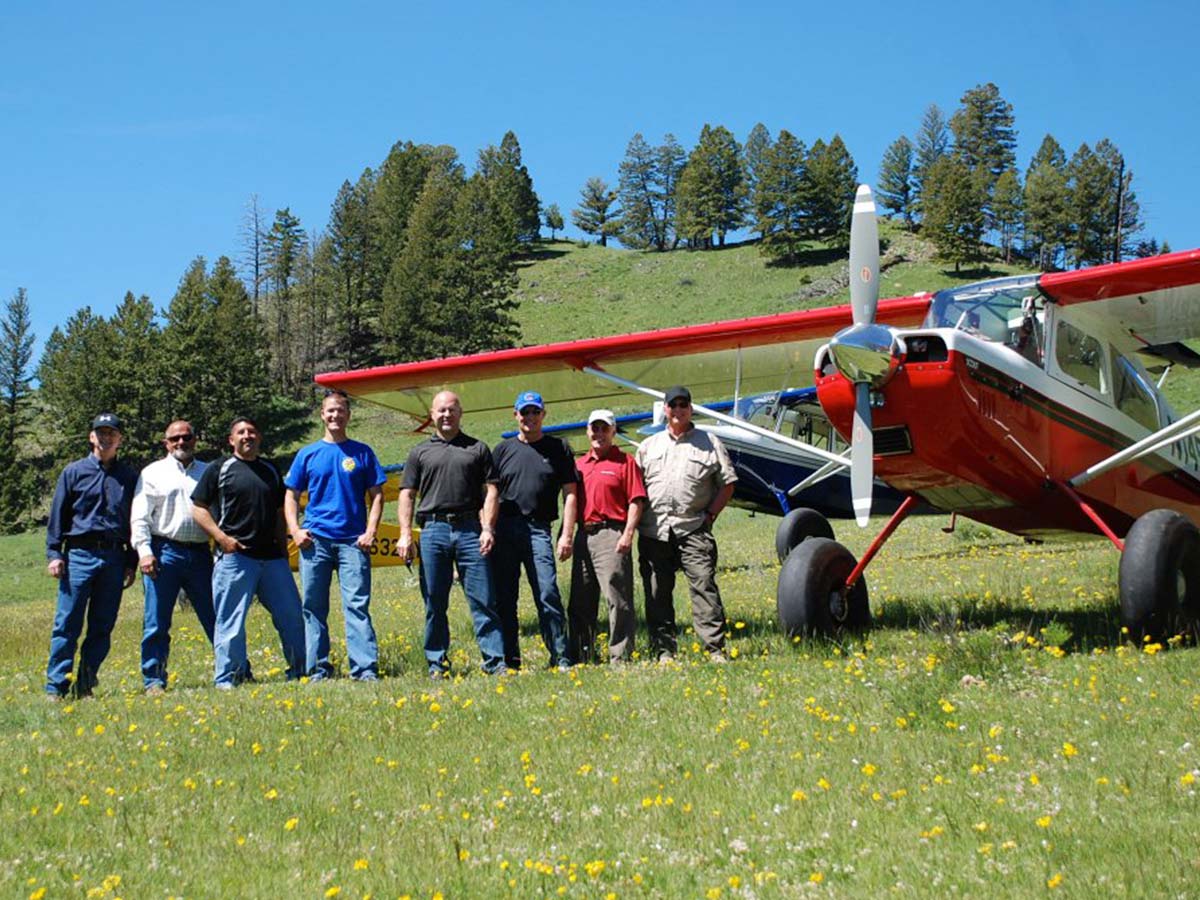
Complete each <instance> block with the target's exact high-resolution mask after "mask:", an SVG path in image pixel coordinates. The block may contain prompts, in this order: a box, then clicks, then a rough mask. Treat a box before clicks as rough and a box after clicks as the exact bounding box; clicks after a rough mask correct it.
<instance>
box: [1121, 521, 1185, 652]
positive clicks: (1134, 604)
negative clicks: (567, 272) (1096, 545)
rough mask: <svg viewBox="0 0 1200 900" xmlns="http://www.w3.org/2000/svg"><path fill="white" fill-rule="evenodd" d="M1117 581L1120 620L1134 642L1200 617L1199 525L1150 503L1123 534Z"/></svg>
mask: <svg viewBox="0 0 1200 900" xmlns="http://www.w3.org/2000/svg"><path fill="white" fill-rule="evenodd" d="M1117 583H1118V585H1119V588H1120V595H1121V624H1122V625H1123V626H1124V627H1125V628H1126V629H1128V633H1129V637H1130V638H1131V639H1132V640H1134V641H1137V642H1139V643H1141V642H1143V641H1146V640H1151V641H1162V640H1166V639H1167V638H1170V637H1173V636H1174V635H1176V634H1179V633H1180V632H1181V631H1184V630H1185V629H1187V628H1189V627H1190V628H1191V629H1192V630H1193V631H1195V628H1196V623H1197V619H1198V618H1200V531H1198V530H1197V528H1196V526H1195V525H1193V524H1192V523H1191V521H1190V520H1188V518H1187V517H1186V516H1183V515H1181V514H1180V513H1177V512H1175V511H1174V510H1171V509H1155V510H1151V511H1150V512H1148V513H1146V514H1145V515H1143V516H1141V517H1140V518H1138V520H1137V521H1136V522H1134V523H1133V527H1132V528H1130V529H1129V533H1128V534H1127V535H1126V536H1125V552H1124V553H1122V554H1121V565H1120V568H1119V570H1118V576H1117Z"/></svg>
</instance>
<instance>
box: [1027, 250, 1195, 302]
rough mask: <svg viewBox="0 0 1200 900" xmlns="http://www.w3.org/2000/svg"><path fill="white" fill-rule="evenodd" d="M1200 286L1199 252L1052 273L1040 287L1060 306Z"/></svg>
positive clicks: (1045, 277) (1043, 280)
mask: <svg viewBox="0 0 1200 900" xmlns="http://www.w3.org/2000/svg"><path fill="white" fill-rule="evenodd" d="M1198 283H1200V250H1185V251H1183V252H1181V253H1167V254H1164V255H1162V256H1150V257H1147V258H1146V259H1133V260H1130V261H1129V262H1123V263H1110V264H1109V265H1106V266H1094V267H1092V268H1090V269H1078V270H1076V271H1073V272H1052V273H1050V274H1048V275H1043V276H1042V277H1041V278H1040V279H1038V286H1039V287H1040V288H1041V289H1042V290H1043V291H1045V292H1046V294H1047V295H1049V296H1050V297H1052V298H1054V300H1056V301H1057V302H1059V303H1062V304H1071V303H1087V302H1088V301H1090V300H1105V299H1108V298H1110V297H1127V296H1130V295H1132V294H1147V293H1151V292H1153V291H1161V290H1165V289H1166V288H1174V287H1183V286H1184V285H1189V284H1198Z"/></svg>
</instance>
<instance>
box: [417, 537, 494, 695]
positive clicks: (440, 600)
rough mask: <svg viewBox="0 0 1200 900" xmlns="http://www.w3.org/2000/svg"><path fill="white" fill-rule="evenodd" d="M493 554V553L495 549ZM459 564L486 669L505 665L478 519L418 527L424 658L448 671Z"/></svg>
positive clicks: (434, 667)
mask: <svg viewBox="0 0 1200 900" xmlns="http://www.w3.org/2000/svg"><path fill="white" fill-rule="evenodd" d="M493 555H494V554H493ZM455 564H457V566H458V574H459V577H460V578H462V585H463V590H464V591H465V592H466V595H467V606H468V607H469V608H470V610H471V621H472V623H473V624H474V626H475V640H476V642H477V643H478V644H479V653H480V655H481V656H482V657H483V670H484V671H485V672H499V671H503V669H504V668H505V666H504V639H503V637H502V636H501V633H500V614H499V612H497V610H496V594H495V589H494V587H493V584H492V570H491V567H490V566H489V565H488V560H487V559H486V558H485V557H483V556H482V555H481V554H480V552H479V522H478V521H474V522H463V523H458V524H454V525H451V524H450V523H449V522H427V523H426V524H425V525H424V526H422V528H421V565H420V570H421V596H422V597H423V598H424V599H425V661H426V662H427V663H428V664H429V671H430V672H433V673H439V672H446V671H448V670H449V668H450V661H449V660H448V659H447V658H446V654H447V653H448V652H449V650H450V622H449V620H448V619H447V618H446V610H447V608H448V607H449V605H450V585H451V583H452V582H453V579H454V565H455Z"/></svg>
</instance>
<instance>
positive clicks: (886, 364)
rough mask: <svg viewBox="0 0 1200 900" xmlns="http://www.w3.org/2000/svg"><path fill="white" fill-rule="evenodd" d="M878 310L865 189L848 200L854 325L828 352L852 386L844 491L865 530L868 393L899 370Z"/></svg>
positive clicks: (869, 472)
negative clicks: (847, 474)
mask: <svg viewBox="0 0 1200 900" xmlns="http://www.w3.org/2000/svg"><path fill="white" fill-rule="evenodd" d="M878 305H879V226H878V224H877V222H876V220H875V198H874V197H873V196H872V195H871V189H870V188H869V187H867V186H866V185H865V184H861V185H859V187H858V193H857V194H856V195H855V198H854V215H853V216H852V218H851V219H850V307H851V310H852V312H853V316H854V324H853V325H851V326H850V327H849V328H844V329H842V330H841V331H839V332H838V333H837V334H836V335H835V336H834V337H833V340H832V341H830V344H829V350H830V353H831V354H832V355H833V362H834V365H836V366H837V368H838V371H839V372H841V373H842V375H843V376H844V377H845V378H846V379H847V380H848V381H850V382H852V383H853V384H854V427H853V430H852V432H851V436H850V448H851V453H850V491H851V496H852V497H853V500H854V518H855V520H856V521H857V522H858V524H859V525H860V526H863V525H866V524H867V520H868V518H869V517H870V515H871V493H872V486H873V483H874V480H875V479H874V465H875V459H874V458H875V439H874V435H873V434H872V432H871V388H879V387H882V386H883V385H884V384H886V383H887V381H888V379H889V378H891V377H892V374H893V373H894V372H895V371H896V368H897V366H899V364H900V354H899V347H898V342H897V339H896V336H895V335H894V334H892V331H891V329H890V328H887V327H886V326H883V325H877V324H875V309H876V307H877V306H878Z"/></svg>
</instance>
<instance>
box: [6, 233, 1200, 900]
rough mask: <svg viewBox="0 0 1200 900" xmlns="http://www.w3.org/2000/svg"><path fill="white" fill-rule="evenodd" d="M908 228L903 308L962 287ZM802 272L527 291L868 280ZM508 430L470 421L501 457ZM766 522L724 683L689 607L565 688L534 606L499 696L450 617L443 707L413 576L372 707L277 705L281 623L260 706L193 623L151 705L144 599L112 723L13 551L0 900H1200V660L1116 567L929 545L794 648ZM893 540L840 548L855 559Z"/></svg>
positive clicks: (574, 307)
mask: <svg viewBox="0 0 1200 900" xmlns="http://www.w3.org/2000/svg"><path fill="white" fill-rule="evenodd" d="M889 234H890V236H891V240H892V242H893V250H894V251H895V252H897V253H902V255H904V256H905V258H906V259H907V260H908V261H906V262H900V263H897V264H895V265H893V266H891V267H890V268H889V269H888V270H887V271H886V273H885V276H884V281H883V293H884V294H885V295H902V294H907V293H912V292H915V291H918V290H922V289H932V288H936V287H940V286H942V285H944V284H948V283H951V282H952V281H953V280H955V276H954V274H953V273H950V272H945V271H943V270H942V269H941V268H940V267H939V266H937V265H936V264H933V263H930V262H928V261H927V260H926V259H925V258H924V256H923V254H922V253H921V252H920V248H912V247H908V246H907V245H906V244H905V243H904V240H905V239H904V237H903V235H898V234H896V233H894V232H891V233H889ZM812 261H813V262H814V263H815V265H813V266H810V267H805V268H803V269H788V268H783V269H777V268H772V267H768V266H766V265H764V264H763V262H762V260H761V259H760V258H759V257H758V255H757V250H756V249H755V248H753V247H735V248H729V249H727V250H723V251H719V252H713V253H678V254H669V255H654V254H638V253H628V252H621V251H614V250H604V249H602V248H598V247H588V248H580V247H576V246H575V245H571V244H567V243H557V244H553V245H549V246H547V247H546V248H544V250H543V252H542V253H541V258H540V259H539V260H538V261H537V262H536V263H534V264H533V265H531V266H529V267H527V268H525V269H524V270H523V271H522V281H521V294H520V296H521V300H522V305H521V308H520V310H519V312H518V318H519V321H520V323H521V334H522V340H523V342H525V343H537V342H541V341H547V340H556V339H563V338H569V337H579V336H584V335H595V334H608V333H614V332H618V331H626V330H631V329H636V328H648V327H655V326H660V325H664V324H675V323H676V322H698V321H710V320H715V319H722V318H729V317H733V316H738V315H750V314H755V313H768V312H778V311H781V310H784V309H791V308H795V307H797V306H804V305H819V304H821V303H824V302H829V299H831V297H830V294H832V295H834V296H833V297H832V299H839V297H838V296H837V295H838V294H839V290H838V289H837V288H836V282H837V276H838V272H839V271H840V265H844V264H839V263H838V262H837V261H836V260H832V259H826V260H822V259H821V258H820V257H819V256H816V257H814V259H813V260H812ZM1008 271H1009V270H1007V269H1002V268H1000V267H993V268H991V269H989V270H988V271H987V272H973V273H963V274H962V276H960V278H959V280H966V279H968V278H972V279H973V278H978V277H986V276H987V275H997V274H1006V273H1008ZM829 286H832V287H831V290H830V291H828V292H826V294H824V295H822V294H821V291H822V290H824V289H825V287H829ZM822 297H824V299H822ZM841 299H844V298H841ZM1184 383H1185V384H1186V382H1184ZM508 424H509V422H508V421H504V420H501V419H497V420H496V421H468V422H467V423H466V428H467V430H468V431H469V432H471V433H474V434H476V435H478V436H480V437H485V438H487V439H489V440H492V439H495V438H496V437H497V435H498V432H499V431H500V430H501V429H502V428H504V427H507V426H508ZM409 427H411V425H410V423H408V422H406V421H405V420H404V419H403V418H401V417H399V416H397V415H395V414H393V413H391V412H388V411H385V410H378V409H372V408H370V407H365V406H360V407H356V411H355V420H354V423H353V425H352V432H353V433H354V435H355V436H356V437H359V438H361V439H365V440H369V441H370V442H371V443H372V444H374V446H375V447H376V448H377V450H378V451H379V454H380V457H381V458H382V459H383V460H384V461H385V462H398V461H401V460H402V459H403V458H404V455H405V453H406V451H407V449H408V448H409V447H410V446H411V445H412V443H413V442H414V441H415V440H416V438H414V437H413V436H412V435H410V434H408V433H406V431H407V429H408V428H409ZM316 433H319V430H318V429H317V427H316V419H315V417H314V435H315V434H316ZM291 449H294V448H271V452H272V453H276V452H287V451H288V450H291ZM394 516H395V510H394V507H390V508H389V509H388V511H387V517H388V519H389V520H392V519H394ZM776 522H777V520H775V519H772V518H769V517H754V516H750V515H748V514H746V513H744V512H742V511H738V510H730V511H729V512H728V513H727V514H726V515H725V516H723V517H722V519H721V521H720V523H719V525H718V528H717V534H718V540H719V542H720V546H721V570H720V581H721V586H722V590H723V592H724V596H725V603H726V608H727V613H728V616H729V621H730V636H731V640H730V647H731V651H732V652H731V655H732V656H733V659H732V661H731V662H730V664H729V665H726V666H714V665H711V664H709V663H708V662H707V660H706V658H705V657H704V655H703V654H702V653H701V652H700V648H699V647H698V645H697V644H696V643H695V637H694V635H693V634H692V632H691V630H690V628H688V627H686V623H687V622H688V621H689V616H688V612H687V600H686V597H685V595H684V591H683V589H682V587H681V588H680V589H679V590H677V592H676V605H677V611H678V617H679V621H680V623H681V650H682V651H683V652H682V653H681V654H680V657H679V659H678V661H677V662H676V663H674V664H671V665H668V666H658V665H655V664H650V663H647V662H643V661H641V660H638V661H637V662H635V663H634V664H631V665H628V666H624V667H621V668H609V667H607V666H595V667H578V668H576V669H574V670H572V671H571V672H570V673H566V674H563V673H558V672H551V671H546V670H544V668H543V666H544V664H545V662H546V659H547V657H546V653H545V650H544V648H542V647H541V646H540V640H539V638H538V629H537V623H536V619H535V616H534V614H533V610H532V604H531V603H530V601H529V599H528V597H527V596H525V597H523V599H522V629H523V635H524V646H525V657H526V659H527V661H528V663H527V669H526V671H525V672H523V673H522V674H521V675H520V676H518V677H512V678H505V679H496V678H489V677H486V676H484V675H482V674H481V673H480V671H479V669H478V654H477V652H476V650H475V647H474V642H473V640H472V639H471V635H470V628H469V622H468V617H467V614H466V610H465V602H464V601H463V600H462V598H461V596H460V595H457V594H456V596H455V597H454V599H453V603H452V620H451V624H452V633H453V640H454V647H453V657H452V658H453V663H454V666H455V670H456V673H457V675H456V677H455V678H454V679H453V680H451V681H448V682H441V683H430V682H429V681H428V680H426V678H425V677H424V672H425V666H424V662H423V658H422V654H421V650H420V643H421V629H422V624H423V612H422V606H421V600H420V596H419V593H418V590H417V586H416V581H415V577H414V576H413V575H412V574H411V573H409V572H408V571H406V570H405V569H402V568H401V569H391V570H380V571H379V572H378V573H377V582H376V590H375V595H374V603H373V605H374V616H375V622H376V628H377V630H378V632H379V636H380V646H381V657H382V660H381V661H382V674H383V676H384V677H383V679H382V680H381V681H380V682H379V683H377V684H374V685H361V684H356V683H353V682H350V681H349V680H348V679H336V680H334V681H332V682H324V683H320V684H306V683H292V684H289V683H285V682H284V681H283V675H282V659H281V653H280V650H279V646H278V642H277V640H276V638H275V636H274V633H273V631H272V629H271V626H270V623H269V619H268V617H267V615H266V614H265V613H264V612H263V611H262V610H261V609H257V608H256V609H255V610H254V611H253V612H252V614H251V617H250V629H249V631H250V640H249V643H250V651H251V658H252V661H253V664H254V669H255V672H256V673H257V674H258V675H259V676H260V678H261V679H262V680H261V682H260V683H259V684H256V685H251V686H246V687H243V688H241V689H239V690H237V691H235V692H233V693H232V694H222V693H218V692H217V691H215V690H213V689H212V688H211V687H210V686H209V685H210V680H211V670H212V659H211V649H210V648H209V647H208V645H207V642H206V640H205V638H204V636H203V634H202V632H201V631H200V629H199V627H198V625H197V624H196V622H195V620H194V617H192V615H191V613H190V612H189V611H186V610H181V611H179V612H178V613H177V618H176V626H175V629H174V634H173V636H174V644H173V654H172V660H171V668H172V673H171V674H172V681H171V684H170V689H169V690H168V692H167V693H166V694H165V695H163V696H159V697H145V696H144V695H142V693H141V691H140V686H141V679H140V674H139V669H138V641H139V636H140V627H141V606H142V597H141V590H140V587H137V586H135V587H134V588H133V589H131V590H130V591H129V592H128V593H127V594H126V596H125V600H124V604H123V609H122V614H121V617H120V620H119V622H118V626H117V629H116V633H115V635H114V644H113V651H112V654H111V656H110V657H109V660H108V662H107V663H106V665H105V667H104V669H103V671H102V672H101V684H100V686H99V689H98V691H97V695H96V697H95V698H93V699H90V700H86V701H81V702H78V703H72V704H65V705H64V704H51V703H49V702H47V701H46V700H45V699H43V696H42V685H43V680H44V666H45V656H46V651H47V649H48V644H49V631H50V624H51V619H52V615H53V590H54V585H53V583H52V581H51V580H50V579H49V578H47V577H46V576H45V574H44V564H43V562H42V543H43V540H44V535H43V534H41V533H35V534H29V535H22V536H17V537H10V538H0V756H2V758H3V760H4V762H3V764H0V814H2V816H3V821H4V823H5V824H6V825H7V827H6V828H5V829H4V830H3V833H0V896H6V897H9V896H11V897H29V898H35V900H36V898H55V897H88V898H115V897H124V898H142V897H201V898H205V897H230V896H238V897H276V896H294V897H313V898H322V897H326V898H328V897H343V898H345V897H354V898H360V897H367V896H371V897H376V898H383V897H404V896H407V897H413V898H434V897H442V898H461V897H468V898H472V897H480V898H491V897H513V898H524V897H540V896H547V897H557V896H565V897H581V898H607V897H614V898H617V897H620V898H625V897H653V898H675V897H702V898H712V900H716V898H747V900H748V898H767V897H794V896H800V895H813V896H826V895H828V896H864V895H871V894H877V893H881V892H894V893H898V894H902V895H910V896H932V895H939V896H940V895H950V894H959V895H970V896H1004V897H1008V896H1035V895H1039V896H1040V895H1043V894H1046V893H1053V894H1059V895H1063V896H1077V897H1085V896H1086V897H1092V896H1095V895H1096V894H1098V893H1103V894H1117V895H1133V896H1190V895H1194V894H1195V886H1196V884H1197V883H1198V880H1200V849H1198V847H1197V843H1196V841H1195V840H1194V834H1195V832H1196V829H1197V826H1198V825H1200V799H1198V797H1197V778H1198V777H1200V750H1198V749H1197V747H1196V723H1197V721H1200V677H1198V676H1197V670H1198V668H1200V665H1198V664H1200V650H1197V649H1196V648H1195V647H1190V646H1171V645H1168V646H1165V647H1159V646H1154V645H1152V646H1146V647H1136V646H1129V645H1127V644H1125V643H1123V641H1122V638H1121V634H1120V631H1119V626H1118V624H1117V617H1116V612H1115V605H1116V599H1115V598H1116V591H1115V576H1116V566H1117V555H1116V554H1115V553H1114V552H1113V551H1112V550H1111V548H1109V547H1108V546H1107V545H1105V544H1101V543H1080V544H1047V545H1040V546H1033V545H1026V544H1024V543H1022V542H1020V541H1018V540H1014V539H1011V538H1008V537H1006V536H1003V535H1000V534H997V533H995V532H992V531H990V530H987V529H984V528H981V527H977V526H972V525H969V524H968V525H962V524H960V527H959V528H958V530H957V532H956V533H955V534H952V535H948V534H945V533H943V532H942V531H941V526H942V525H943V524H945V522H944V520H943V519H941V518H923V519H916V520H910V521H909V522H907V523H905V525H904V526H903V527H902V528H901V529H900V531H899V532H898V533H897V535H896V536H895V537H894V538H893V540H892V541H891V542H890V543H889V544H888V546H887V547H886V548H885V549H884V551H883V552H882V553H881V554H880V556H879V557H878V558H877V559H876V561H875V562H874V563H873V564H872V566H871V568H870V570H869V571H868V574H867V579H868V582H869V585H870V591H871V605H872V610H873V613H874V615H875V618H876V628H875V629H874V630H873V631H872V632H871V633H870V634H869V635H867V636H865V637H863V638H859V639H855V640H851V641H847V642H843V643H839V644H831V643H816V642H813V643H809V642H792V641H789V640H787V639H786V638H784V637H783V636H782V635H780V634H779V632H778V629H777V628H776V625H775V608H774V594H775V581H776V578H777V574H778V565H777V564H776V563H775V561H774V553H773V543H772V537H773V532H774V527H775V524H776ZM879 524H880V522H879V521H876V522H874V523H873V525H874V526H875V527H873V528H871V529H868V530H867V531H859V530H858V529H856V528H854V527H853V526H852V525H851V524H849V523H838V525H837V530H838V533H839V537H840V538H841V539H842V540H844V541H845V542H846V543H847V545H848V546H849V547H850V549H851V550H852V551H854V552H855V553H856V554H857V553H861V552H862V550H863V549H864V548H865V546H866V543H867V541H868V539H869V537H870V536H871V535H873V534H874V533H875V531H876V530H877V527H878V525H879ZM561 576H562V577H561V581H560V583H561V584H562V585H563V589H564V592H565V591H566V589H567V582H568V581H569V570H568V569H566V568H564V569H563V571H562V572H561ZM638 593H639V600H638V604H639V606H640V605H641V599H640V589H639V592H638ZM331 625H332V629H333V633H334V635H335V637H336V638H337V640H335V657H336V661H337V662H338V663H339V665H342V667H343V669H344V663H343V661H342V656H341V654H344V645H343V644H342V642H341V640H340V634H341V628H342V625H341V619H340V616H339V615H338V614H336V613H335V615H334V617H333V622H332V623H331ZM639 642H640V643H639V647H640V649H641V650H642V651H643V652H644V651H645V647H646V644H645V633H644V629H643V630H641V631H639Z"/></svg>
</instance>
